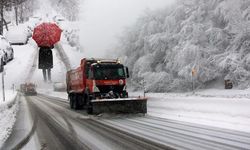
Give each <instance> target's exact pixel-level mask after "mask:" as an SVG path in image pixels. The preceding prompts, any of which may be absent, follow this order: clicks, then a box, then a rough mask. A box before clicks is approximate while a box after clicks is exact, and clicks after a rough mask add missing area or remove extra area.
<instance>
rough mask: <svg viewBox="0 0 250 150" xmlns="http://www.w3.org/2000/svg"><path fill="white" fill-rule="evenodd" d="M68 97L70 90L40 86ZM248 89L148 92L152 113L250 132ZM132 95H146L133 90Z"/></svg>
mask: <svg viewBox="0 0 250 150" xmlns="http://www.w3.org/2000/svg"><path fill="white" fill-rule="evenodd" d="M39 92H40V93H43V94H46V95H49V96H52V97H59V98H62V99H65V100H66V99H67V93H66V92H53V91H49V90H39ZM247 92H248V90H216V89H213V90H212V89H208V90H202V91H200V92H197V93H195V94H192V93H147V94H146V97H148V115H150V116H155V117H160V118H166V119H173V120H179V121H185V122H191V123H197V124H204V125H209V126H214V127H220V128H226V129H232V130H237V131H243V132H250V109H249V108H250V99H249V98H248V95H247ZM129 94H130V96H131V97H133V96H143V93H142V92H130V93H129Z"/></svg>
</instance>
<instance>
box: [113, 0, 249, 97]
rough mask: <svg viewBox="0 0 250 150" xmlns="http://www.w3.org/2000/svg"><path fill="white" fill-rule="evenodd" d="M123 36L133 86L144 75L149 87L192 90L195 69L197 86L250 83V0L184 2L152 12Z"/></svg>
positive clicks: (122, 46)
mask: <svg viewBox="0 0 250 150" xmlns="http://www.w3.org/2000/svg"><path fill="white" fill-rule="evenodd" d="M120 41H121V42H120V44H119V46H118V49H119V50H120V55H119V56H120V57H122V58H123V59H124V61H125V62H126V64H127V65H128V67H129V68H130V70H131V74H132V80H131V81H132V83H133V85H135V86H138V85H140V84H138V83H141V82H142V81H143V80H144V81H145V85H146V89H147V90H149V91H153V92H165V91H180V90H181V91H183V90H184V91H188V90H191V86H192V75H191V70H192V69H195V71H196V72H197V74H196V75H195V76H194V81H195V86H196V88H205V87H206V86H211V84H210V83H211V82H213V83H216V82H217V81H219V82H220V83H221V86H223V82H224V79H230V80H232V81H233V83H234V85H235V86H237V87H238V88H247V87H249V86H250V84H249V82H248V81H249V79H250V67H249V64H250V59H249V58H250V57H249V56H250V53H249V52H250V49H249V48H250V1H246V0H210V1H206V0H188V1H179V2H178V3H177V4H175V5H174V6H172V7H171V8H170V7H168V8H166V9H163V10H158V11H147V12H146V13H145V14H144V16H142V17H141V18H139V19H138V21H137V23H136V24H135V25H134V26H131V27H130V28H128V29H127V30H126V32H125V34H124V35H123V36H122V37H121V40H120ZM116 51H117V50H116Z"/></svg>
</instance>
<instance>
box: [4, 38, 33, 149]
mask: <svg viewBox="0 0 250 150" xmlns="http://www.w3.org/2000/svg"><path fill="white" fill-rule="evenodd" d="M13 49H14V59H13V60H12V61H10V62H8V63H7V65H6V66H4V69H5V75H4V80H5V90H6V92H5V96H6V101H5V102H3V98H2V88H0V147H1V145H2V144H3V143H4V141H5V140H6V139H7V138H8V136H9V134H10V133H11V130H12V127H13V125H14V123H15V120H16V113H17V111H18V107H19V106H18V101H16V100H15V97H16V95H17V92H13V85H14V86H15V88H18V87H19V85H20V83H23V82H24V81H25V80H26V77H27V75H28V72H29V70H30V67H31V66H32V61H33V59H34V55H35V54H36V46H35V44H34V42H33V40H30V41H29V43H28V44H27V45H19V46H13ZM1 75H2V74H1ZM0 84H1V87H2V82H1V83H0Z"/></svg>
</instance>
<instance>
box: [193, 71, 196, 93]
mask: <svg viewBox="0 0 250 150" xmlns="http://www.w3.org/2000/svg"><path fill="white" fill-rule="evenodd" d="M195 75H196V70H195V68H192V91H193V94H194V76H195Z"/></svg>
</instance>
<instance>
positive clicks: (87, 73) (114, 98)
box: [66, 58, 147, 114]
mask: <svg viewBox="0 0 250 150" xmlns="http://www.w3.org/2000/svg"><path fill="white" fill-rule="evenodd" d="M128 77H129V73H128V68H127V67H125V66H124V65H123V64H121V63H120V61H119V60H114V59H110V60H106V59H86V58H84V59H82V60H81V64H80V66H79V67H78V68H76V69H72V70H70V71H68V72H67V76H66V83H67V93H68V97H69V100H70V108H72V109H80V108H86V109H87V112H88V113H93V114H100V113H106V112H108V113H110V112H111V113H147V99H146V98H139V97H138V98H129V97H128V92H127V90H126V78H128Z"/></svg>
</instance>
